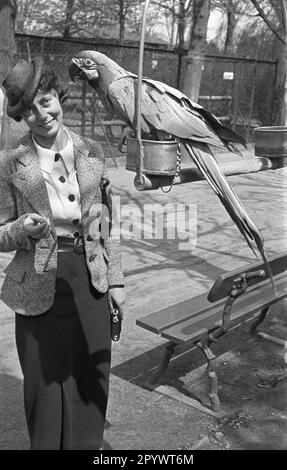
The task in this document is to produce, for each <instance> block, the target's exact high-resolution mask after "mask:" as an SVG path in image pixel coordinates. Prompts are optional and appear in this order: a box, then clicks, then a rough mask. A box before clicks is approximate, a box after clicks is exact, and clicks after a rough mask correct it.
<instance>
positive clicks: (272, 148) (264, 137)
mask: <svg viewBox="0 0 287 470" xmlns="http://www.w3.org/2000/svg"><path fill="white" fill-rule="evenodd" d="M253 135H254V143H255V155H256V156H258V157H269V158H279V157H287V127H285V126H269V127H256V128H255V129H254V131H253Z"/></svg>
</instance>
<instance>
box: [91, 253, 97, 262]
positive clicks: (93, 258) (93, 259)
mask: <svg viewBox="0 0 287 470" xmlns="http://www.w3.org/2000/svg"><path fill="white" fill-rule="evenodd" d="M96 256H97V255H91V256H90V258H89V262H90V263H92V262H93V261H95V259H96Z"/></svg>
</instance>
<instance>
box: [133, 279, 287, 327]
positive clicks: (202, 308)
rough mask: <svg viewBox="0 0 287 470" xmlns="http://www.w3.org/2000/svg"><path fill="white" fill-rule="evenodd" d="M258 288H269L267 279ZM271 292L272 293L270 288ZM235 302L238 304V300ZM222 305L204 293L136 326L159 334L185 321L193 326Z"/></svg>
mask: <svg viewBox="0 0 287 470" xmlns="http://www.w3.org/2000/svg"><path fill="white" fill-rule="evenodd" d="M282 276H285V273H283V274H279V275H277V276H274V280H275V283H277V282H278V281H279V279H280V278H281V277H282ZM260 286H264V288H265V286H266V288H267V289H268V288H270V281H269V279H265V281H261V284H260ZM256 288H257V286H256V285H255V286H253V287H251V288H249V289H248V291H247V292H250V291H251V290H253V289H256ZM258 288H260V287H258ZM271 290H272V292H273V289H272V288H271ZM245 295H247V294H244V296H245ZM237 302H239V299H238V300H237ZM237 302H236V303H237ZM224 303H225V299H224V300H219V301H217V302H216V303H213V304H211V303H210V302H209V301H208V300H207V297H206V293H205V294H201V295H198V296H196V297H192V298H191V299H188V300H185V301H183V302H180V303H178V304H175V305H171V306H169V307H166V308H164V309H162V310H159V311H158V312H154V313H150V314H149V315H146V316H144V317H141V318H139V319H138V320H136V324H137V325H138V326H141V327H142V328H145V329H146V330H148V331H151V332H153V333H157V334H160V333H161V332H162V331H163V330H166V329H167V328H170V327H172V326H175V325H177V324H179V323H182V322H183V321H185V320H187V319H188V321H189V323H190V324H194V323H196V322H198V319H199V318H202V319H204V318H208V316H209V315H210V312H212V311H213V310H215V311H216V309H217V310H218V311H222V309H223V305H224Z"/></svg>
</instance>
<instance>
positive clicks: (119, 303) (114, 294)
mask: <svg viewBox="0 0 287 470" xmlns="http://www.w3.org/2000/svg"><path fill="white" fill-rule="evenodd" d="M108 295H109V297H110V300H111V301H112V303H113V304H114V305H115V306H116V307H117V308H118V310H119V313H120V316H121V318H122V320H123V318H124V304H125V300H126V293H125V288H124V287H111V288H110V289H109V293H108Z"/></svg>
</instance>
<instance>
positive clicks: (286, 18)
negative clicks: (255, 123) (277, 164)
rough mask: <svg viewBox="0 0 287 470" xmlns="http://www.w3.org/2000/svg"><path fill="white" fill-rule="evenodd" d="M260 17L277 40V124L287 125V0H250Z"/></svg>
mask: <svg viewBox="0 0 287 470" xmlns="http://www.w3.org/2000/svg"><path fill="white" fill-rule="evenodd" d="M250 1H251V3H252V5H253V6H254V8H255V9H256V11H257V12H258V15H259V16H260V17H261V19H262V20H263V21H264V22H265V24H266V25H267V26H268V28H269V29H270V30H271V31H272V33H273V34H274V35H275V37H276V39H277V44H278V50H279V52H278V59H279V60H278V69H277V70H278V73H277V80H276V100H275V103H274V111H273V113H274V116H279V119H278V118H277V119H276V118H275V123H276V120H277V123H278V121H279V123H280V124H281V125H285V126H286V125H287V25H286V23H287V0H250Z"/></svg>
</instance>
